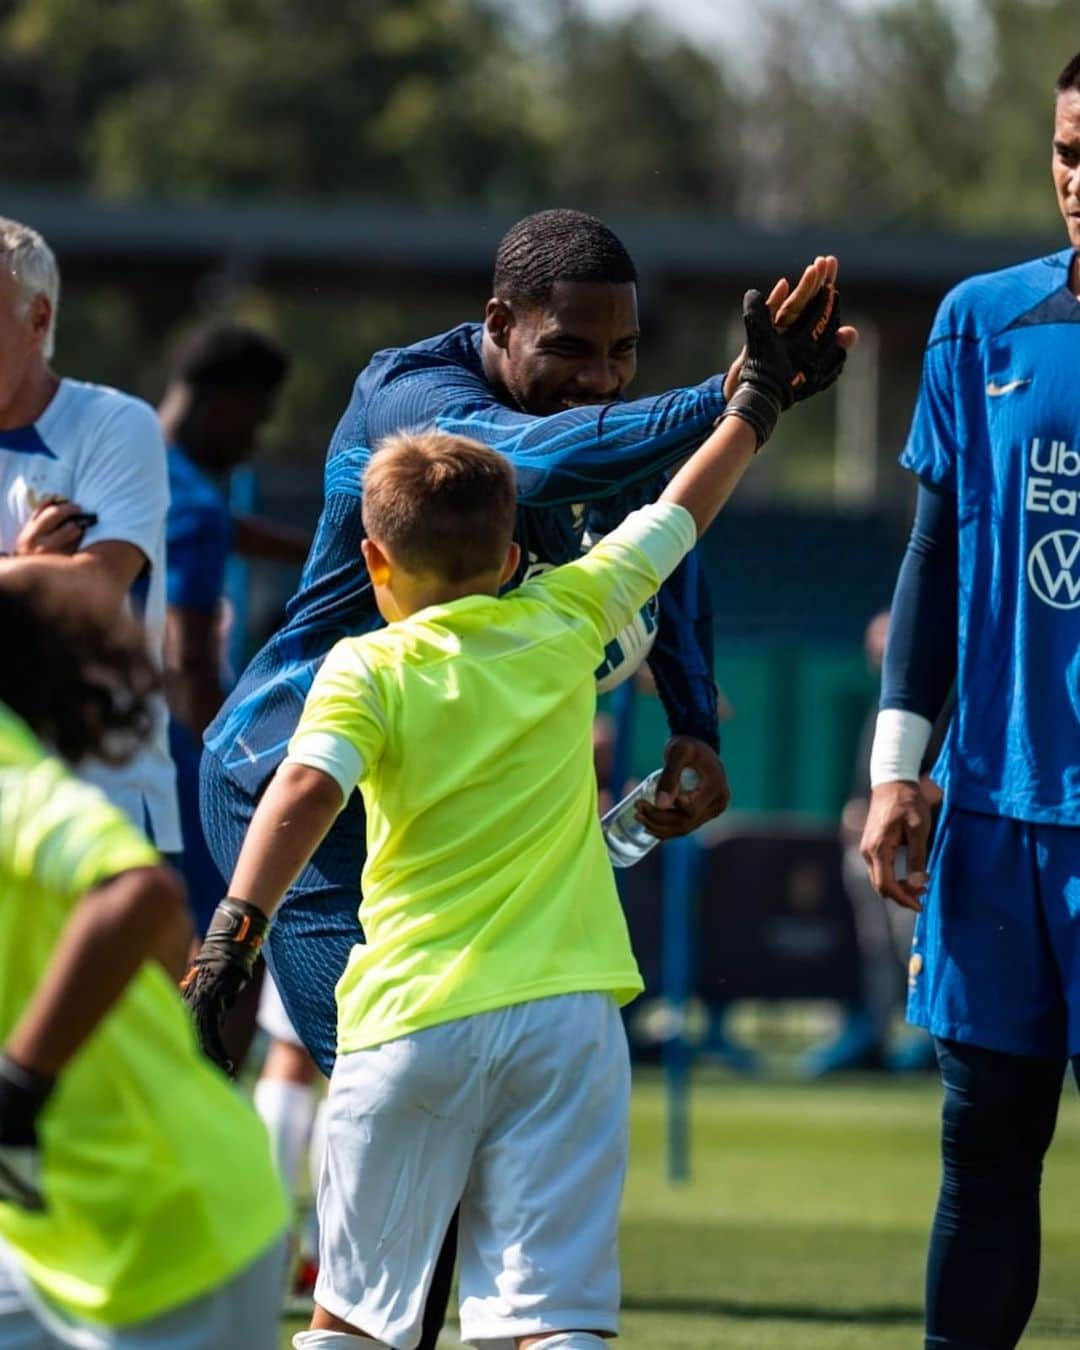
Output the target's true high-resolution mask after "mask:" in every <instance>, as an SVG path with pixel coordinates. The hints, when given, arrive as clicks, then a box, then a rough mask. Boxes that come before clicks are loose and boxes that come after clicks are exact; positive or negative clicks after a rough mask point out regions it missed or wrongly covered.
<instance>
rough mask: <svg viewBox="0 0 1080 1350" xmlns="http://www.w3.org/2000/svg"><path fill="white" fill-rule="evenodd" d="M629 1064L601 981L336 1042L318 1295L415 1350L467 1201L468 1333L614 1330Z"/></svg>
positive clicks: (477, 1339)
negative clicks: (456, 1218) (455, 1220)
mask: <svg viewBox="0 0 1080 1350" xmlns="http://www.w3.org/2000/svg"><path fill="white" fill-rule="evenodd" d="M629 1106H630V1061H629V1055H628V1052H627V1046H626V1036H625V1034H624V1032H623V1026H622V1019H621V1018H620V1016H619V1011H618V1008H617V1007H616V1005H615V1002H614V1000H613V999H612V998H610V997H609V996H608V995H606V994H565V995H561V996H559V997H557V998H548V999H541V1000H537V1001H535V1002H532V1003H521V1004H517V1005H515V1006H514V1007H510V1008H499V1009H497V1010H496V1011H494V1012H489V1013H481V1014H479V1015H477V1016H475V1017H465V1018H460V1019H459V1020H457V1021H453V1022H446V1023H443V1024H442V1025H441V1026H436V1027H429V1028H427V1029H426V1030H424V1031H419V1032H416V1033H415V1034H413V1035H411V1036H404V1037H402V1038H401V1039H400V1040H396V1041H388V1042H387V1043H386V1044H384V1045H380V1046H376V1047H375V1048H373V1049H370V1050H360V1051H356V1052H353V1053H351V1054H345V1055H338V1057H337V1061H336V1063H335V1065H334V1072H333V1074H332V1076H331V1078H330V1096H329V1099H328V1102H327V1143H326V1157H325V1159H324V1162H323V1170H322V1176H321V1178H320V1181H319V1196H318V1206H319V1231H320V1243H319V1279H318V1283H317V1284H316V1286H315V1300H316V1302H317V1303H319V1304H321V1306H322V1307H324V1308H325V1309H326V1310H327V1312H330V1313H333V1314H334V1315H335V1316H336V1317H341V1318H343V1319H344V1320H345V1321H346V1322H349V1323H350V1324H351V1325H352V1326H355V1327H357V1328H358V1329H359V1330H361V1331H364V1332H366V1333H367V1334H368V1335H369V1336H374V1337H375V1338H377V1339H379V1340H382V1341H385V1342H387V1343H388V1344H389V1345H391V1346H394V1347H395V1350H413V1347H414V1346H415V1345H416V1344H417V1342H418V1341H419V1339H420V1328H421V1320H422V1317H423V1311H424V1304H425V1302H426V1299H427V1293H428V1288H429V1285H430V1282H431V1276H432V1272H433V1271H434V1268H435V1262H436V1259H437V1257H438V1254H439V1249H440V1247H441V1246H442V1242H443V1239H444V1237H445V1236H446V1230H447V1226H448V1225H449V1223H450V1220H451V1218H452V1216H453V1213H454V1210H455V1208H457V1206H458V1204H459V1203H460V1206H461V1219H460V1229H459V1237H458V1256H459V1262H460V1266H459V1270H460V1285H459V1296H460V1302H461V1334H462V1339H463V1340H465V1341H467V1342H469V1343H470V1344H477V1343H483V1342H497V1343H501V1342H509V1343H511V1344H512V1338H513V1337H515V1336H530V1335H537V1334H539V1333H541V1332H545V1331H568V1330H573V1329H581V1330H588V1331H598V1332H612V1333H613V1332H615V1331H616V1330H617V1328H618V1312H619V1260H618V1223H619V1202H620V1199H621V1197H622V1187H623V1179H624V1177H625V1174H626V1152H627V1119H628V1114H629Z"/></svg>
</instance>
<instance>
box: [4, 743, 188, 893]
mask: <svg viewBox="0 0 1080 1350" xmlns="http://www.w3.org/2000/svg"><path fill="white" fill-rule="evenodd" d="M0 784H2V786H0V860H2V864H3V871H4V872H5V873H6V874H7V875H8V876H10V877H11V878H12V879H13V880H14V881H15V882H16V883H18V882H19V881H23V882H27V883H31V884H33V885H35V886H40V887H42V888H43V889H46V890H49V891H51V892H53V893H54V894H58V895H63V896H66V897H68V898H69V899H71V900H72V901H74V900H76V899H78V898H79V897H80V896H82V895H84V894H85V893H86V892H87V891H90V890H93V888H94V887H95V886H98V885H100V884H101V883H102V882H104V881H107V880H108V879H109V878H110V877H114V876H117V875H118V874H119V873H121V872H127V871H130V870H131V869H132V868H134V867H153V866H155V865H156V864H158V863H159V862H160V861H161V859H160V857H159V856H158V853H157V851H156V850H155V849H154V847H153V846H152V845H151V844H150V842H149V841H148V840H147V839H146V838H144V836H143V835H142V834H140V832H139V831H138V830H137V829H136V828H135V826H134V825H132V823H131V822H130V821H129V820H128V818H127V816H126V815H124V813H123V812H122V811H120V810H119V809H118V808H117V807H115V806H113V805H112V803H111V802H109V801H108V800H107V799H106V798H105V796H104V795H103V794H102V793H101V792H100V791H99V790H98V789H97V788H95V787H92V786H90V785H89V784H87V783H82V782H80V781H79V780H78V779H76V778H75V777H74V776H73V775H72V774H70V773H69V772H68V771H67V770H66V769H65V768H64V766H63V765H62V764H61V763H60V762H59V761H58V760H56V759H52V758H47V759H43V760H41V761H40V762H39V763H37V764H35V765H33V766H24V765H19V766H17V767H5V768H4V769H3V770H0Z"/></svg>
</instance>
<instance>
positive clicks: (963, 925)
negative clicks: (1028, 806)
mask: <svg viewBox="0 0 1080 1350" xmlns="http://www.w3.org/2000/svg"><path fill="white" fill-rule="evenodd" d="M929 873H930V885H929V887H928V889H927V892H926V895H925V896H924V898H923V913H922V914H920V915H919V919H918V922H917V924H916V926H915V938H914V942H913V945H912V950H911V960H910V964H909V967H908V988H909V991H910V992H909V994H908V1021H909V1022H913V1023H914V1024H915V1025H916V1026H921V1027H926V1028H927V1029H928V1030H929V1031H931V1032H932V1033H933V1034H934V1035H935V1036H939V1037H943V1038H944V1039H946V1040H952V1041H961V1042H963V1043H964V1044H966V1045H978V1046H982V1047H984V1048H985V1049H987V1050H1002V1051H1004V1052H1006V1053H1008V1054H1013V1055H1045V1056H1061V1057H1062V1058H1064V1056H1065V1055H1074V1054H1077V1053H1078V1052H1080V829H1077V828H1074V827H1069V826H1057V825H1033V824H1030V823H1029V822H1027V821H1022V820H1013V819H1010V818H1008V817H1005V816H987V815H980V814H977V813H975V812H972V811H964V810H961V809H960V808H958V807H954V806H950V805H949V803H948V802H946V805H945V809H944V810H943V812H942V815H941V819H940V821H939V822H938V830H937V836H936V838H935V841H934V847H933V851H932V853H931V855H930V865H929Z"/></svg>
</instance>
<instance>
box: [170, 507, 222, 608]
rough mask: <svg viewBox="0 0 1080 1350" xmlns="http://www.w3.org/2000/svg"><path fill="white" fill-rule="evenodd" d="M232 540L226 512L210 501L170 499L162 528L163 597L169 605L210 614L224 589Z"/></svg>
mask: <svg viewBox="0 0 1080 1350" xmlns="http://www.w3.org/2000/svg"><path fill="white" fill-rule="evenodd" d="M231 544H232V524H231V521H230V520H229V516H228V512H227V511H225V510H224V509H220V510H219V509H217V508H215V507H214V506H213V504H212V503H210V502H198V503H190V504H185V503H174V504H173V505H172V506H170V508H169V517H168V528H167V532H166V553H165V558H166V574H167V583H166V599H167V601H168V603H169V604H170V605H177V606H179V607H180V608H181V609H193V610H196V611H198V612H199V613H201V614H212V613H213V612H214V611H215V609H216V608H217V605H218V602H219V601H220V599H221V596H222V593H223V591H224V590H225V566H226V563H227V562H228V558H229V549H230V547H231Z"/></svg>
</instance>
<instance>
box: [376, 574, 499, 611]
mask: <svg viewBox="0 0 1080 1350" xmlns="http://www.w3.org/2000/svg"><path fill="white" fill-rule="evenodd" d="M498 594H499V577H498V575H497V574H488V575H485V576H483V577H472V578H471V579H470V580H468V581H463V582H461V583H460V584H455V583H454V582H452V581H441V580H438V581H436V580H432V581H430V582H426V583H425V582H420V581H414V580H411V579H410V583H407V584H406V585H405V586H403V587H402V586H400V584H399V588H398V589H397V591H396V592H395V599H396V600H397V602H398V610H399V611H400V617H401V618H403V619H406V618H408V616H409V615H410V614H418V613H419V612H420V610H422V609H429V608H430V607H431V606H432V605H450V604H453V602H454V601H455V600H464V598H465V597H466V596H467V595H488V596H491V597H492V598H494V597H495V596H497V595H498Z"/></svg>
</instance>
